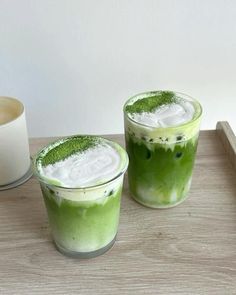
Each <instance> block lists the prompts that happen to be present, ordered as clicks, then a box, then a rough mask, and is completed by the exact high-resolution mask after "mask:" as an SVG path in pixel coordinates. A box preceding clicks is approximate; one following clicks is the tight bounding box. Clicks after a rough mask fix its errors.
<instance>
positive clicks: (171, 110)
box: [130, 99, 195, 127]
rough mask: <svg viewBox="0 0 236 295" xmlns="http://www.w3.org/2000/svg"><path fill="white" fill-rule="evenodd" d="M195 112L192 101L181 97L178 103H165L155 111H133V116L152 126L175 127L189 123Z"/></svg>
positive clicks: (140, 121)
mask: <svg viewBox="0 0 236 295" xmlns="http://www.w3.org/2000/svg"><path fill="white" fill-rule="evenodd" d="M194 113H195V109H194V106H193V104H192V103H191V102H189V101H187V100H184V99H180V100H179V101H178V102H177V103H173V104H167V105H163V106H161V107H159V108H157V109H155V110H154V111H153V112H150V113H149V112H143V113H133V114H131V115H130V116H131V118H132V119H133V120H134V121H136V122H138V123H141V124H144V125H147V126H150V127H173V126H179V125H182V124H184V123H187V122H189V121H191V120H192V119H193V116H194Z"/></svg>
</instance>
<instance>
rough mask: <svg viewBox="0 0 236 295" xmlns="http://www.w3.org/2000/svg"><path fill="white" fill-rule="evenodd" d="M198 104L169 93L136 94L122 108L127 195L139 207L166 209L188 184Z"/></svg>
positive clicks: (182, 196)
mask: <svg viewBox="0 0 236 295" xmlns="http://www.w3.org/2000/svg"><path fill="white" fill-rule="evenodd" d="M201 116H202V108H201V105H200V104H199V103H198V102H197V101H196V100H195V99H192V98H191V97H189V96H187V95H185V94H182V93H174V92H171V91H155V92H147V93H142V94H138V95H136V96H134V97H132V98H130V99H129V100H128V101H127V102H126V104H125V106H124V122H125V139H126V148H127V152H128V155H129V168H128V178H129V187H130V192H131V194H132V196H133V198H134V199H135V200H136V201H138V202H139V203H141V204H143V205H145V206H148V207H152V208H168V207H173V206H175V205H177V204H179V203H181V202H182V201H183V200H184V199H185V198H186V196H187V194H188V191H189V189H190V185H191V178H192V171H193V166H194V159H195V154H196V150H197V141H198V134H199V127H200V120H201Z"/></svg>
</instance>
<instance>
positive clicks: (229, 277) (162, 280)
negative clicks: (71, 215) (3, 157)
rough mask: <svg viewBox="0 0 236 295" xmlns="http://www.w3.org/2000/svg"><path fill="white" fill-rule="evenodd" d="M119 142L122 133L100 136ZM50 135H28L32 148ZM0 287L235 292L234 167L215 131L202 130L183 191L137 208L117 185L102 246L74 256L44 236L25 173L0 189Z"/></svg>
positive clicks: (5, 290)
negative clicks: (164, 205) (110, 234)
mask: <svg viewBox="0 0 236 295" xmlns="http://www.w3.org/2000/svg"><path fill="white" fill-rule="evenodd" d="M108 138H111V139H112V140H115V141H117V142H119V143H121V144H124V142H123V136H121V135H116V136H115V135H114V136H108ZM49 141H51V139H43V138H42V139H32V140H31V152H32V153H35V152H36V150H38V149H39V148H40V147H41V146H43V145H45V144H46V143H48V142H49ZM0 251H1V256H0V294H4V295H5V294H6V295H7V294H24V295H25V294H84V295H87V294H93V295H96V294H98V295H99V294H115V295H116V294H137V295H138V294H220V295H222V294H236V174H235V172H234V170H233V168H232V165H231V163H230V161H229V158H228V156H227V154H226V152H225V149H224V147H223V145H222V143H221V140H220V139H219V137H218V135H217V132H216V131H215V130H212V131H202V132H201V134H200V141H199V147H198V154H197V159H196V164H195V171H194V177H193V183H192V187H191V192H190V194H189V198H188V199H187V200H186V201H185V202H184V203H182V204H181V205H179V206H177V207H175V208H172V209H165V210H155V209H148V208H145V207H143V206H141V205H139V204H138V203H136V202H134V201H133V200H132V199H131V198H130V196H129V191H128V186H127V179H125V185H124V190H123V198H122V208H121V216H120V226H119V234H118V237H117V241H116V243H115V245H114V247H113V248H112V249H111V250H110V251H108V252H107V253H106V254H104V255H102V256H100V257H97V258H94V259H90V260H76V259H72V258H67V257H65V256H63V255H61V254H60V253H59V252H57V251H56V250H55V248H54V246H53V244H52V241H51V236H50V230H49V227H48V222H47V216H46V211H45V208H44V204H43V199H42V196H41V192H40V188H39V185H38V182H37V181H36V179H34V178H32V179H30V180H29V181H28V182H27V183H25V184H24V185H22V186H20V187H17V188H15V189H12V190H8V191H2V192H0Z"/></svg>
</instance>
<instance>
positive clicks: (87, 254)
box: [54, 236, 116, 259]
mask: <svg viewBox="0 0 236 295" xmlns="http://www.w3.org/2000/svg"><path fill="white" fill-rule="evenodd" d="M115 241H116V236H115V237H114V239H113V240H112V241H111V242H110V243H109V244H108V245H106V246H105V247H103V248H101V249H98V250H95V251H92V252H76V251H70V250H67V249H65V248H63V247H61V246H60V245H58V244H57V243H56V242H55V241H54V244H55V246H56V248H57V250H58V251H59V252H61V253H62V254H64V255H66V256H69V257H73V258H81V259H83V258H93V257H96V256H99V255H102V254H104V253H105V252H107V251H108V250H109V249H111V247H112V246H113V245H114V243H115Z"/></svg>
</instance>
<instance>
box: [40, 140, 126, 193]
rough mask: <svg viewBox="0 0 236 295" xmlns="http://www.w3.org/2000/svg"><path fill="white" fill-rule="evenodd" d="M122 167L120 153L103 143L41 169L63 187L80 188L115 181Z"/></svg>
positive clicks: (45, 175)
mask: <svg viewBox="0 0 236 295" xmlns="http://www.w3.org/2000/svg"><path fill="white" fill-rule="evenodd" d="M120 166H121V156H120V154H119V151H117V150H116V149H115V148H114V147H112V146H110V145H109V144H107V143H102V144H99V145H97V146H95V147H93V148H89V149H87V150H85V151H83V152H80V153H77V154H73V155H72V156H70V157H68V158H67V159H65V160H62V161H58V162H56V163H55V164H50V165H48V166H45V167H42V166H41V167H39V169H40V173H41V174H42V175H43V176H44V177H46V178H48V179H51V180H56V181H58V182H60V185H61V186H63V187H70V188H76V187H77V188H78V187H87V186H93V185H97V184H101V183H104V182H106V181H109V180H111V179H113V178H114V177H116V176H117V174H118V173H119V170H120Z"/></svg>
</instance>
